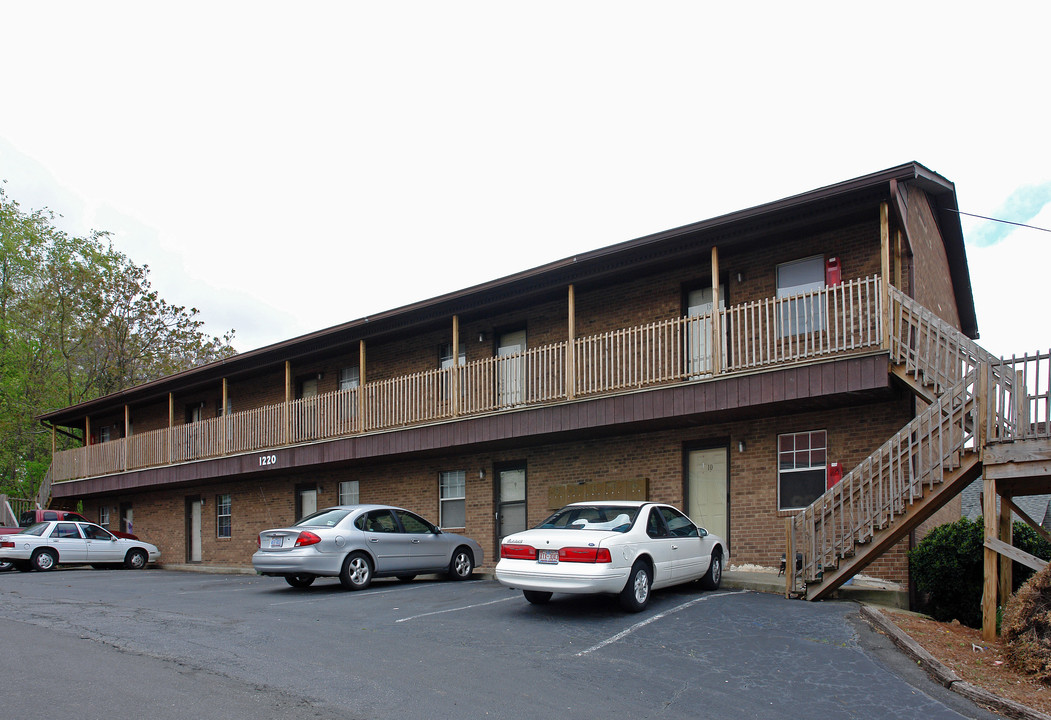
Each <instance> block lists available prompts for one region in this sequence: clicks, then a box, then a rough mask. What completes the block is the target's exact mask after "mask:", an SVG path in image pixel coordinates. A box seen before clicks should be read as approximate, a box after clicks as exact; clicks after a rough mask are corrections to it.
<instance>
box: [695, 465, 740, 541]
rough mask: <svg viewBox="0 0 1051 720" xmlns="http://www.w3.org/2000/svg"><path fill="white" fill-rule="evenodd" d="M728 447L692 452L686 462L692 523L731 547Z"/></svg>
mask: <svg viewBox="0 0 1051 720" xmlns="http://www.w3.org/2000/svg"><path fill="white" fill-rule="evenodd" d="M728 455H729V451H728V450H727V449H726V448H725V447H720V448H708V449H705V450H691V451H689V454H688V458H687V463H686V465H687V477H688V486H687V497H688V498H689V508H688V512H689V515H690V519H691V520H693V521H694V522H695V523H697V524H698V525H700V526H701V527H703V528H704V529H705V530H708V531H709V532H713V533H715V534H716V535H718V536H719V537H721V538H722V539H723V540H725V541H726V544H727V547H729V545H730V463H729V459H728Z"/></svg>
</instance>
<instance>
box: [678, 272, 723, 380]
mask: <svg viewBox="0 0 1051 720" xmlns="http://www.w3.org/2000/svg"><path fill="white" fill-rule="evenodd" d="M725 294H726V291H725V290H724V289H720V297H719V309H720V310H722V309H723V308H725V307H726V301H725V299H724V297H723V296H724V295H725ZM714 307H715V303H714V302H712V288H711V287H704V288H698V289H696V290H690V291H689V292H688V293H687V294H686V315H687V317H690V318H697V319H696V320H692V321H690V323H689V325H687V331H686V363H687V365H686V367H687V371H688V372H689V374H690V375H691V376H698V375H706V374H708V373H711V372H712V371H713V369H714V367H713V362H712V356H713V354H714V352H715V348H713V347H712V310H713V308H714ZM723 331H724V337H725V328H723ZM722 345H723V364H724V365H725V362H726V352H725V346H726V343H725V342H724V343H722Z"/></svg>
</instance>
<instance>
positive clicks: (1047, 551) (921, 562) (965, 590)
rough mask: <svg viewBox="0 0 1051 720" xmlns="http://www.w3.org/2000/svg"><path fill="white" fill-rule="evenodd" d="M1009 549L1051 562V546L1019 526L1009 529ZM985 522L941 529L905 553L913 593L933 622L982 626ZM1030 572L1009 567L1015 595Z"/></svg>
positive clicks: (959, 523)
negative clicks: (920, 596) (922, 598)
mask: <svg viewBox="0 0 1051 720" xmlns="http://www.w3.org/2000/svg"><path fill="white" fill-rule="evenodd" d="M1012 532H1013V534H1014V535H1013V540H1012V544H1013V545H1014V546H1015V547H1017V548H1019V549H1020V550H1024V551H1025V552H1027V553H1029V554H1031V555H1036V556H1037V557H1039V558H1042V559H1044V560H1048V559H1051V544H1049V543H1048V542H1046V541H1045V540H1044V539H1043V538H1041V537H1040V536H1039V535H1037V533H1036V531H1035V530H1033V529H1032V528H1031V527H1029V526H1028V525H1026V524H1025V523H1023V522H1019V521H1016V522H1015V523H1014V525H1013V527H1012ZM984 535H985V522H984V521H983V520H982V518H978V519H976V520H967V519H966V518H963V519H960V520H957V521H956V522H954V523H947V524H945V525H939V526H938V527H936V528H934V529H933V530H931V531H930V532H929V533H927V536H926V537H925V538H923V540H922V541H921V542H920V544H919V545H917V546H916V547H915V548H914V549H912V550H911V551H909V573H910V576H911V577H912V580H913V582H915V583H916V589H917V590H919V591H920V592H921V593H923V594H924V595H925V596H926V602H925V603H924V607H923V608H922V609H923V610H924V611H925V612H927V613H928V614H929V615H930V616H931V617H933V618H934V619H935V620H940V621H943V622H947V621H951V620H959V621H960V622H961V623H963V624H964V625H969V626H970V627H975V628H979V627H981V626H982V586H983V573H984V568H985V558H984V554H983V548H984V540H983V538H984ZM1032 575H1033V570H1032V569H1031V568H1028V567H1026V566H1025V565H1021V564H1020V563H1017V562H1015V563H1012V573H1011V577H1012V586H1013V587H1012V589H1013V590H1018V588H1020V587H1021V586H1022V584H1023V583H1025V582H1026V580H1028V579H1029V578H1030V577H1032Z"/></svg>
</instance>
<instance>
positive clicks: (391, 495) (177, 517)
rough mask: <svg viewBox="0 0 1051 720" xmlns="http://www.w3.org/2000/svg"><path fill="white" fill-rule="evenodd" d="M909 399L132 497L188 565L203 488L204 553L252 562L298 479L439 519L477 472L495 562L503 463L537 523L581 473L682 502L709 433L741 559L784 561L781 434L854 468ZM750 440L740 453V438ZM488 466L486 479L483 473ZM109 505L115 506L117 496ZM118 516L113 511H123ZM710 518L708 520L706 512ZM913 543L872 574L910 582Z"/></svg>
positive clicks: (143, 530) (475, 510)
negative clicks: (800, 437)
mask: <svg viewBox="0 0 1051 720" xmlns="http://www.w3.org/2000/svg"><path fill="white" fill-rule="evenodd" d="M909 411H910V405H909V403H908V402H907V398H906V399H905V400H901V401H894V402H888V403H880V404H873V405H866V406H864V407H861V408H847V409H838V410H828V411H823V412H811V413H804V414H797V415H782V416H777V417H769V418H762V419H756V420H749V421H740V422H735V423H719V424H714V425H710V426H703V427H699V428H693V429H689V430H675V431H666V432H659V433H650V434H645V435H630V436H623V437H616V438H607V439H601V440H592V441H588V442H575V443H559V444H552V445H546V446H541V447H534V448H522V449H519V450H514V449H511V450H502V451H500V452H494V453H484V454H463V455H450V456H447V457H442V458H428V459H426V460H413V461H407V462H399V463H388V464H376V465H368V466H358V467H348V468H343V469H338V470H326V471H324V472H318V473H312V474H309V475H304V474H300V475H296V476H274V477H270V478H266V479H262V480H259V479H253V480H244V481H227V482H223V483H217V484H212V485H207V486H201V487H192V488H184V489H179V490H177V491H175V490H168V491H163V492H155V493H140V494H136V495H133V496H129V497H127V498H121V499H122V500H125V501H126V500H129V499H130V500H132V501H133V502H134V507H135V532H136V533H137V534H139V535H141V536H142V537H143V538H144V539H146V540H149V541H150V542H154V543H156V544H157V545H158V546H159V547H160V548H161V550H162V553H163V560H164V561H165V562H169V563H180V562H184V561H185V557H186V537H185V536H186V532H185V526H186V511H185V498H186V497H188V496H192V495H200V496H201V497H202V498H204V500H205V507H204V511H203V519H204V522H203V527H202V536H203V538H204V542H203V561H204V562H205V563H206V564H231V565H249V564H250V562H251V555H252V553H253V552H255V543H256V535H257V533H258V532H259V531H260V530H263V529H266V528H268V527H274V526H282V525H287V524H289V523H291V522H293V521H294V519H295V518H294V512H295V486H296V485H297V484H298V483H304V482H312V483H316V484H317V485H318V486H319V487H320V492H319V495H318V505H319V507H323V506H327V505H332V504H335V503H336V502H337V498H338V483H339V481H340V480H357V481H358V482H359V493H360V500H361V502H366V503H368V502H376V503H388V504H392V505H399V506H402V507H406V508H408V509H410V510H413V511H415V512H418V513H420V514H421V515H424V516H425V517H427V518H429V519H431V520H433V521H435V522H437V521H438V504H439V502H438V474H439V473H440V472H441V471H445V470H464V471H465V475H466V479H467V527H466V528H465V530H464V533H465V534H467V535H469V536H471V537H473V538H474V539H475V540H477V541H478V542H479V543H481V544H482V547H483V548H484V549H485V552H486V564H487V565H489V566H491V565H492V564H493V563H494V562H495V559H496V553H495V551H496V544H495V543H496V538H495V537H494V534H495V532H496V530H495V527H494V519H493V510H494V508H493V499H494V490H493V486H494V482H495V480H496V475H495V473H494V471H493V466H494V464H497V463H507V462H517V461H522V462H524V463H525V465H526V468H527V482H528V495H527V511H528V521H529V523H530V524H535V523H538V522H540V521H541V520H543V518H545V517H546V516H547V515H548V514H549V513H550V508H549V507H548V502H547V497H548V488H549V487H550V486H552V485H558V484H564V483H569V482H576V481H581V480H614V479H636V478H645V479H646V480H647V482H648V487H649V497H650V499H653V500H658V501H663V502H670V503H673V504H675V505H678V506H680V507H683V506H684V488H685V479H684V469H683V468H684V452H685V450H684V448H686V447H688V446H690V445H694V444H697V443H699V442H704V441H706V440H709V441H710V440H716V441H726V442H728V443H729V445H730V448H731V452H730V496H731V500H730V508H731V515H730V526H731V533H730V543H731V562H732V563H735V564H743V563H748V564H758V565H764V566H768V567H774V566H776V564H777V562H778V560H779V558H780V556H781V553H782V552H783V545H784V521H783V518H784V517H785V516H788V515H791V514H792V513H789V512H779V511H778V509H777V435H778V434H779V433H786V432H799V431H804V430H819V429H824V430H826V431H827V433H828V452H829V459H830V461H838V462H842V463H843V464H844V467H845V468H846V469H850V468H851V467H853V466H854V465H855V464H857V463H858V462H859V461H860V460H862V459H863V458H864V457H866V456H867V455H868V454H869V453H870V452H871V451H872V450H873V449H875V448H876V447H878V446H879V445H880V444H882V443H883V442H884V441H885V440H886V439H887V438H888V437H890V436H891V435H892V434H893V433H894V432H896V431H897V430H898V429H900V428H901V427H902V426H903V425H904V424H905V423H906V422H907V421H908V419H909ZM739 440H744V441H745V448H746V449H745V451H744V452H743V453H741V452H738V450H737V442H738V441H739ZM480 471H484V473H485V477H484V478H481V477H480V476H479V473H480ZM222 493H229V494H230V495H231V496H232V501H233V502H232V528H233V537H232V539H229V540H220V539H217V538H216V537H215V511H216V502H215V496H216V495H218V494H222ZM106 503H107V504H109V505H113V506H114V507H115V506H116V505H117V500H116V499H108V500H106ZM97 505H98V503H97V502H94V503H85V511H86V512H88V513H89V517H93V518H94V517H98V510H97ZM114 518H115V512H114ZM698 521H699V522H702V523H703V518H698ZM904 548H905V544H904V543H903V544H902V545H901V546H900V547H898V548H895V550H893V551H892V552H891V553H888V554H887V555H886V556H884V558H882V559H881V560H879V561H877V562H876V564H875V565H873V566H871V567H870V568H869V569H868V570H867V571H866V572H867V573H869V574H874V575H877V576H879V577H884V578H886V579H890V580H895V581H899V582H903V581H904V580H905V579H906V569H905V558H904Z"/></svg>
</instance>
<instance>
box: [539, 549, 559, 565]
mask: <svg viewBox="0 0 1051 720" xmlns="http://www.w3.org/2000/svg"><path fill="white" fill-rule="evenodd" d="M537 560H539V561H540V562H542V563H544V564H545V565H557V564H558V550H541V551H540V553H539V556H538V557H537Z"/></svg>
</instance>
